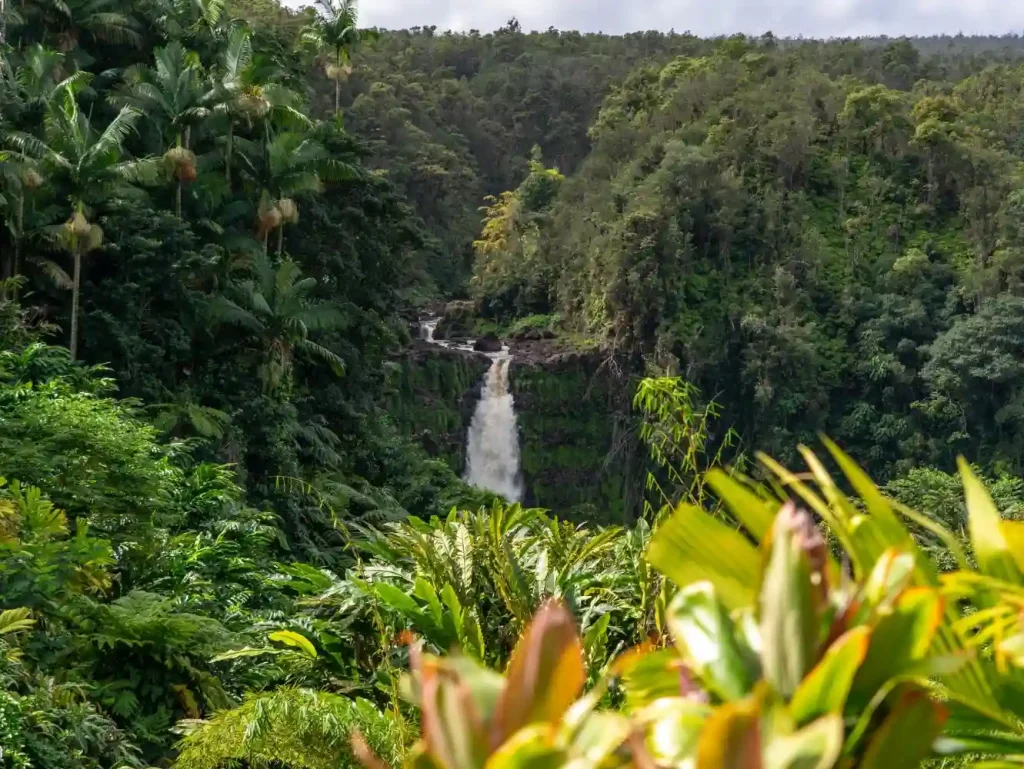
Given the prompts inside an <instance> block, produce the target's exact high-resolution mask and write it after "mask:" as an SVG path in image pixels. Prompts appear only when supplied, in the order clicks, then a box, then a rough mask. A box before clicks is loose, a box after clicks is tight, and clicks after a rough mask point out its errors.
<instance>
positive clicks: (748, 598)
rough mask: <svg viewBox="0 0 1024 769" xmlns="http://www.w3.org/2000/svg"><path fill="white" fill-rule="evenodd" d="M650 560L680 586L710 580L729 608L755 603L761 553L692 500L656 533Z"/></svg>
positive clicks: (649, 554) (652, 538) (679, 507)
mask: <svg viewBox="0 0 1024 769" xmlns="http://www.w3.org/2000/svg"><path fill="white" fill-rule="evenodd" d="M647 560H648V561H649V562H650V563H651V564H652V565H653V566H654V567H655V568H656V569H658V570H659V571H660V572H661V573H662V574H664V575H665V576H666V577H668V578H669V579H671V580H672V581H673V582H675V583H676V584H677V585H679V586H680V587H686V586H687V585H689V584H691V583H693V582H701V581H708V582H711V583H712V584H713V585H714V586H715V590H716V592H717V594H718V595H719V597H720V598H721V600H722V601H723V602H724V603H725V604H726V606H728V607H729V608H730V609H738V608H740V607H742V606H747V605H749V604H752V603H753V602H754V599H755V597H756V595H757V587H758V584H759V582H760V573H759V572H760V566H761V556H760V553H758V550H757V548H756V547H754V546H753V545H752V544H751V543H750V542H749V541H748V540H747V539H746V538H745V537H744V536H743V535H742V534H740V533H739V532H738V531H735V530H734V529H731V528H729V527H728V526H727V525H725V524H724V523H722V522H721V521H719V520H717V519H715V518H713V517H712V516H710V515H709V514H708V513H706V512H705V511H704V510H701V509H700V508H699V507H694V506H693V505H685V504H684V505H679V506H678V507H677V508H676V510H675V512H674V513H673V514H672V516H671V517H670V518H669V519H668V520H666V521H665V522H664V523H662V524H661V526H659V527H658V529H657V531H655V532H654V535H653V536H652V537H651V543H650V545H649V546H648V549H647Z"/></svg>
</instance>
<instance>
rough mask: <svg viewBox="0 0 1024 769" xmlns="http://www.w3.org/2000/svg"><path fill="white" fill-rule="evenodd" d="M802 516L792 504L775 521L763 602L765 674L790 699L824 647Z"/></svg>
mask: <svg viewBox="0 0 1024 769" xmlns="http://www.w3.org/2000/svg"><path fill="white" fill-rule="evenodd" d="M800 516H801V514H800V513H798V512H797V511H796V510H795V507H794V506H793V504H792V503H791V502H790V503H787V505H786V507H784V508H783V510H782V511H781V512H780V513H779V514H778V516H776V518H775V525H774V528H773V534H772V543H771V551H770V553H769V556H768V564H767V566H766V567H765V571H764V581H763V582H762V584H761V595H760V600H759V608H760V629H761V665H762V668H763V674H764V677H765V679H766V680H767V681H768V682H770V683H771V684H772V686H773V687H774V688H775V690H776V691H777V692H779V693H780V694H782V696H783V697H787V698H788V697H790V696H792V694H793V692H795V691H796V689H797V687H798V686H799V685H800V682H801V681H802V680H803V678H804V675H805V674H806V673H807V671H808V670H810V668H811V666H812V665H813V663H814V659H813V657H814V654H815V652H816V650H817V647H818V632H819V616H818V610H817V603H818V602H817V600H816V599H815V595H814V593H815V590H816V588H815V586H814V585H813V584H812V582H811V566H810V561H809V559H808V556H807V554H806V553H805V552H804V550H803V548H802V546H801V542H800V538H799V534H798V533H797V532H796V531H794V529H793V527H794V526H798V525H799V523H800V521H801V520H802V519H801V517H800ZM815 533H816V532H815ZM822 547H824V546H823V545H822Z"/></svg>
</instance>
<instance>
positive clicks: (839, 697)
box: [789, 626, 871, 724]
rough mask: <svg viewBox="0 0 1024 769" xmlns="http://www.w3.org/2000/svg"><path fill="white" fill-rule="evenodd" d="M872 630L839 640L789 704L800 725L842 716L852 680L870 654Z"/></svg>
mask: <svg viewBox="0 0 1024 769" xmlns="http://www.w3.org/2000/svg"><path fill="white" fill-rule="evenodd" d="M870 638H871V629H870V628H868V627H864V626H862V627H857V628H853V629H852V630H849V631H847V632H846V633H844V634H843V635H842V636H840V637H839V638H837V639H836V640H835V641H834V642H833V643H832V645H831V646H830V647H829V648H828V651H826V652H825V656H824V657H823V658H822V660H821V662H819V663H818V664H817V665H816V666H815V667H814V669H813V670H811V672H810V673H808V674H807V677H806V678H804V680H803V682H802V683H801V684H800V686H799V687H797V690H796V693H795V694H794V695H793V699H792V700H791V701H790V703H789V709H790V713H792V715H793V720H794V721H796V723H797V724H806V723H809V722H810V721H813V720H814V719H815V718H818V717H820V716H824V715H827V714H829V713H839V714H842V712H843V707H844V706H845V705H846V696H847V694H849V692H850V687H851V685H852V684H853V678H854V676H855V675H856V674H857V669H858V668H859V667H860V664H861V662H863V660H864V657H865V655H866V654H867V651H868V644H869V641H870Z"/></svg>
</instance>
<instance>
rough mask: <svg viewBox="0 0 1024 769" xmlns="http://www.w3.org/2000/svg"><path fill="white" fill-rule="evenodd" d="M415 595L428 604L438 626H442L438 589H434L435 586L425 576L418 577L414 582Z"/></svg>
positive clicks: (428, 608)
mask: <svg viewBox="0 0 1024 769" xmlns="http://www.w3.org/2000/svg"><path fill="white" fill-rule="evenodd" d="M412 593H413V595H414V596H416V597H417V598H419V599H420V600H421V601H423V602H424V603H425V604H426V605H427V610H428V611H429V613H430V616H431V617H432V618H433V620H434V622H435V623H436V624H437V626H438V627H440V626H441V613H442V611H441V600H440V599H439V598H438V597H437V591H436V590H434V586H433V585H431V584H430V583H429V582H427V581H426V580H425V579H423V577H416V581H415V582H414V583H413V591H412Z"/></svg>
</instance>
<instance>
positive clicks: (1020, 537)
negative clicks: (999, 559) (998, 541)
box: [999, 521, 1024, 573]
mask: <svg viewBox="0 0 1024 769" xmlns="http://www.w3.org/2000/svg"><path fill="white" fill-rule="evenodd" d="M999 525H1000V528H1001V529H1002V532H1003V538H1004V539H1005V540H1006V545H1007V547H1009V548H1010V555H1012V556H1013V560H1014V563H1016V564H1017V569H1018V571H1020V572H1022V573H1024V521H1001V522H1000V524H999Z"/></svg>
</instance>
